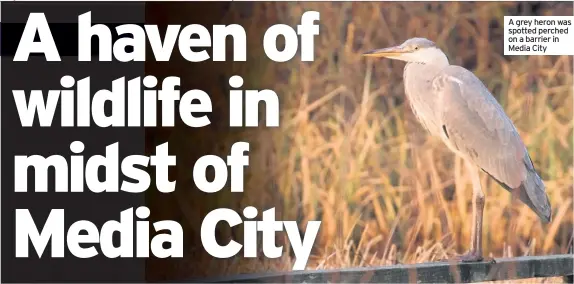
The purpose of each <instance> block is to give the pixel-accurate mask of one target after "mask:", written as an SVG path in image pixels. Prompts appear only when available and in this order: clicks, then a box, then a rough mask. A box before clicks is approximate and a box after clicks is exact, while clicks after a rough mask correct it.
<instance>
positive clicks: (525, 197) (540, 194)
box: [483, 154, 552, 223]
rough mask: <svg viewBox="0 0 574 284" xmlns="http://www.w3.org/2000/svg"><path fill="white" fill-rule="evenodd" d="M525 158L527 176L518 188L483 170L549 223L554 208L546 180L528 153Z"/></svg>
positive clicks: (543, 220) (544, 221)
mask: <svg viewBox="0 0 574 284" xmlns="http://www.w3.org/2000/svg"><path fill="white" fill-rule="evenodd" d="M524 160H525V161H524V165H525V167H526V178H525V179H524V181H523V182H522V183H520V186H518V187H517V188H510V187H509V186H508V185H507V184H505V183H503V182H501V181H499V180H498V179H497V178H495V177H494V176H492V175H491V174H490V173H488V172H487V171H484V169H483V171H484V172H485V173H487V174H488V175H489V176H490V177H491V178H493V179H494V180H495V181H496V182H498V184H500V185H501V186H502V187H503V188H504V189H506V190H508V191H509V192H510V193H511V194H512V195H514V196H516V197H518V198H519V199H520V201H522V202H523V203H524V204H526V205H527V206H528V207H530V209H532V211H534V213H536V215H538V217H539V218H540V220H541V221H542V222H543V223H549V222H550V221H552V208H551V206H550V201H549V200H548V195H546V186H544V182H542V179H541V178H540V176H538V174H537V173H536V170H535V169H534V166H533V165H532V161H531V160H530V157H529V156H528V154H526V156H525V158H524Z"/></svg>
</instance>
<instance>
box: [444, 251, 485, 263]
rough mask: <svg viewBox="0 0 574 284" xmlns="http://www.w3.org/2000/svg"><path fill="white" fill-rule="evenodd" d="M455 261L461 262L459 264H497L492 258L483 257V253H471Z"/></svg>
mask: <svg viewBox="0 0 574 284" xmlns="http://www.w3.org/2000/svg"><path fill="white" fill-rule="evenodd" d="M453 260H455V261H459V262H479V261H485V262H491V263H495V260H494V258H491V257H483V256H482V254H481V253H479V252H477V251H469V252H467V253H465V254H462V255H457V256H455V257H454V258H453Z"/></svg>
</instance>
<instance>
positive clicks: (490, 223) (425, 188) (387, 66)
mask: <svg viewBox="0 0 574 284" xmlns="http://www.w3.org/2000/svg"><path fill="white" fill-rule="evenodd" d="M308 10H314V11H319V12H320V13H321V19H320V35H319V36H317V37H316V38H315V61H314V62H311V63H307V62H305V63H302V62H300V60H299V58H294V59H293V60H292V61H290V62H288V63H284V64H278V63H273V62H271V61H266V60H263V59H261V54H262V53H261V52H262V51H261V48H262V47H261V44H260V41H259V42H255V41H253V42H251V41H250V42H249V46H248V50H249V53H250V54H252V55H253V56H252V57H250V58H248V60H247V63H246V64H240V63H237V64H233V66H234V67H233V68H231V69H230V70H229V74H228V75H229V76H231V75H234V74H238V73H241V70H243V71H245V68H249V70H250V72H249V74H253V75H252V76H250V77H249V76H248V77H244V79H245V81H246V83H245V86H249V87H253V88H260V89H262V88H265V87H267V88H271V89H273V90H275V91H276V92H277V94H279V96H280V103H281V107H282V113H281V118H282V121H281V127H280V128H278V129H271V128H269V129H263V128H258V129H252V130H245V131H242V132H241V133H239V132H238V134H237V135H238V139H239V138H240V139H241V140H244V141H248V142H250V144H251V150H250V166H249V168H248V170H247V174H246V177H245V193H244V194H243V195H242V199H238V198H237V196H238V195H233V194H231V193H225V192H223V191H222V192H223V193H221V194H218V195H212V196H202V198H201V199H196V200H197V201H195V202H194V201H193V200H194V199H193V198H190V197H187V198H186V200H188V201H186V202H187V203H188V204H187V205H185V206H183V205H182V202H181V201H179V204H180V206H183V207H184V208H188V209H187V210H201V212H209V211H210V210H212V209H215V208H217V207H221V206H224V207H225V206H229V203H230V202H233V203H237V207H238V208H243V207H245V206H249V205H252V206H255V207H257V208H258V209H260V210H264V209H267V208H270V207H275V208H276V213H277V220H297V221H299V222H300V225H301V229H304V228H305V227H306V222H307V221H310V220H320V221H322V225H321V230H320V233H319V236H318V238H317V240H316V242H315V247H314V248H315V249H314V250H313V252H312V257H311V259H310V261H309V263H308V268H309V269H315V268H335V267H350V266H367V265H390V264H394V263H416V262H425V261H433V260H438V259H442V258H445V257H449V256H453V255H455V254H456V253H462V252H464V251H466V250H467V249H468V243H469V238H470V232H471V228H470V226H471V195H472V189H471V184H470V183H471V182H470V178H469V176H468V174H467V173H466V172H465V169H464V167H463V166H462V163H461V161H460V160H459V159H457V158H455V157H454V155H453V154H452V153H451V152H450V151H449V150H448V149H447V148H446V146H444V145H443V144H442V142H440V141H438V140H437V139H434V138H431V137H430V136H429V135H428V134H427V133H426V132H425V131H424V130H423V129H422V127H421V126H419V124H418V122H417V121H416V120H415V118H414V116H413V114H412V112H411V110H410V108H409V106H408V103H406V101H405V99H406V98H405V96H404V89H403V82H402V71H403V70H402V69H403V67H404V63H402V62H397V61H391V60H387V59H381V60H371V59H368V60H367V59H366V58H364V57H362V56H361V53H363V52H365V51H367V50H370V49H373V48H381V47H386V46H390V45H395V44H399V43H401V42H403V41H404V40H406V39H408V38H411V37H426V38H428V39H430V40H433V41H435V42H436V43H437V44H438V46H439V47H440V48H441V49H442V50H443V51H444V52H445V53H446V54H447V56H448V57H449V59H450V61H451V64H456V65H461V66H463V67H465V68H467V69H470V70H472V71H473V72H474V73H475V74H476V75H477V76H478V77H479V78H480V79H481V80H482V81H483V82H484V83H485V85H486V86H487V87H488V88H489V89H490V90H491V92H492V94H493V95H494V96H495V97H496V98H497V100H498V101H499V102H500V103H501V105H502V106H503V107H504V109H505V110H506V112H507V114H508V115H509V117H510V118H511V119H512V121H514V123H515V125H516V127H517V129H518V130H519V132H520V135H521V137H522V138H523V140H524V142H525V144H526V145H527V147H528V150H529V152H530V154H531V157H532V160H533V162H534V164H535V167H536V169H537V170H538V171H539V174H540V175H541V177H542V178H543V180H544V181H545V184H546V186H547V192H548V195H549V197H550V201H551V204H552V207H553V217H554V219H553V222H551V223H550V224H548V225H542V224H541V223H540V221H539V220H538V218H537V217H536V215H535V214H534V213H533V212H531V211H530V209H529V208H528V207H527V206H525V205H523V204H522V203H520V202H519V201H518V200H513V199H512V198H511V196H510V194H509V193H508V192H507V191H506V190H504V189H503V188H502V187H500V186H499V185H498V184H497V183H496V182H495V181H494V180H492V179H490V178H489V177H487V175H486V174H484V175H482V176H481V180H482V185H483V189H484V191H485V194H486V209H485V216H484V240H483V242H484V243H483V244H484V250H485V255H490V256H493V257H511V256H521V255H543V254H559V253H566V251H567V246H568V244H569V242H571V241H572V230H573V214H572V212H573V205H572V202H573V200H572V198H573V174H572V165H573V154H574V153H573V132H572V131H573V129H572V127H573V123H572V114H573V104H574V102H573V74H572V57H571V56H504V55H503V53H504V52H503V17H504V16H505V15H515V16H517V15H546V16H551V15H555V16H559V15H566V16H571V15H572V13H573V4H572V2H540V3H537V2H522V3H520V2H477V3H474V2H438V3H433V2H421V3H417V2H401V3H399V2H395V3H393V2H335V3H329V2H297V3H295V2H273V3H257V4H255V3H237V2H235V3H231V4H230V6H229V9H228V12H227V15H226V16H225V17H228V19H231V20H234V21H236V22H239V23H241V21H240V19H247V20H246V21H243V23H244V24H243V26H244V27H245V29H246V31H247V34H248V35H250V38H251V37H252V36H254V35H253V34H257V33H261V32H263V31H264V29H262V28H261V27H262V26H265V27H269V26H271V25H273V24H277V23H286V24H289V25H291V26H293V27H294V26H296V25H297V24H299V23H300V17H301V15H302V14H303V13H304V12H305V11H308ZM259 36H262V35H261V34H260V35H259ZM260 117H263V116H262V115H261V116H260ZM180 137H182V136H180ZM174 139H176V140H177V138H174ZM238 139H235V140H233V139H229V141H227V142H222V143H226V144H225V145H222V146H221V149H222V150H221V154H222V155H223V154H228V153H229V152H228V151H229V147H230V145H231V144H232V143H233V142H235V141H239V140H238ZM207 141H212V140H207ZM170 144H171V143H170ZM188 166H192V164H190V165H188ZM189 169H190V167H188V168H187V169H186V170H185V171H187V172H189ZM189 175H190V174H188V176H189ZM224 191H226V192H228V191H229V190H224ZM199 208H201V209H199ZM196 222H201V221H200V220H196ZM238 230H239V231H232V230H226V229H225V228H223V229H222V232H221V234H222V235H223V236H228V237H232V238H233V239H235V240H238V241H240V240H241V238H242V233H241V231H240V229H238ZM198 235H199V233H197V236H198ZM222 238H225V237H222ZM278 241H280V242H282V243H284V244H285V245H286V246H287V247H286V248H288V242H286V241H285V239H283V237H278ZM292 256H293V255H291V256H289V255H285V256H284V257H282V258H281V259H275V260H264V259H263V258H258V259H251V260H242V261H240V262H238V261H237V259H233V260H229V262H228V263H226V264H225V265H221V261H224V260H218V261H220V262H218V263H219V264H218V265H217V267H213V266H210V268H207V269H206V268H205V267H204V268H201V269H203V271H205V272H210V273H217V274H221V273H237V272H262V271H267V270H290V269H291V267H292ZM238 259H239V258H238ZM205 264H206V265H208V263H207V262H206V263H205ZM198 269H200V268H198ZM218 269H219V270H218ZM222 270H224V271H222Z"/></svg>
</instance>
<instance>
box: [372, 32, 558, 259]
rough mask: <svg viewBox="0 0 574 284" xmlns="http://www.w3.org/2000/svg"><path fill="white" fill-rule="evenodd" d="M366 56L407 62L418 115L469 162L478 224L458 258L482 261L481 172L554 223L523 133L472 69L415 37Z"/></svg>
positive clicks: (412, 100) (407, 82) (406, 84)
mask: <svg viewBox="0 0 574 284" xmlns="http://www.w3.org/2000/svg"><path fill="white" fill-rule="evenodd" d="M363 55H364V56H368V57H385V58H389V59H396V60H401V61H405V62H407V63H406V66H405V68H404V72H403V81H404V87H405V94H406V96H407V98H408V101H409V103H410V106H411V109H412V111H413V113H414V114H415V116H416V117H417V119H418V120H419V122H420V123H421V124H422V126H423V127H424V128H425V129H426V130H427V131H428V132H429V133H430V134H431V135H432V136H435V137H439V138H440V139H441V140H442V141H443V142H444V144H446V146H447V147H448V148H449V149H450V150H451V151H452V152H454V153H455V154H456V155H458V156H459V157H461V158H462V159H463V160H464V162H465V165H466V168H467V170H468V171H469V174H470V176H471V181H472V188H473V200H472V222H473V223H472V224H473V225H472V232H471V240H470V241H471V242H470V249H469V251H468V252H467V253H465V254H462V255H460V256H457V257H456V259H457V260H460V261H465V262H472V261H480V260H482V259H483V256H482V218H483V211H484V204H485V197H484V193H483V191H482V187H481V184H480V179H479V172H480V170H482V171H484V172H486V173H487V174H488V175H489V176H490V177H491V178H493V179H494V180H496V181H497V182H498V183H499V184H500V185H501V186H502V187H503V188H505V189H506V190H508V191H509V192H511V193H512V194H514V195H515V196H518V198H519V199H520V200H521V201H522V202H523V203H525V204H526V205H527V206H528V207H530V209H532V210H533V211H534V212H535V213H536V214H537V215H538V217H539V218H540V219H541V221H542V222H543V223H548V222H550V221H551V219H552V213H551V211H552V210H551V206H550V202H549V200H548V195H547V194H546V189H545V186H544V183H543V182H542V179H541V178H540V176H539V175H538V173H537V172H536V170H535V169H534V165H533V164H532V160H531V159H530V155H529V154H528V151H527V149H526V147H525V145H524V143H523V141H522V139H521V138H520V136H519V134H518V131H517V130H516V128H515V126H514V124H513V123H512V121H511V120H510V118H509V117H508V116H507V115H506V113H505V112H504V110H503V108H502V107H501V106H500V104H499V103H498V102H497V101H496V99H495V98H494V97H493V96H492V95H491V93H490V92H489V91H488V89H487V88H486V87H485V86H484V84H483V83H482V82H481V81H480V80H479V79H478V78H477V77H476V76H475V75H474V74H473V73H472V72H471V71H468V70H466V69H465V68H463V67H460V66H456V65H451V64H450V63H449V61H448V58H447V57H446V55H445V54H444V53H443V52H442V51H441V50H440V49H439V48H438V47H437V45H436V44H435V43H434V42H432V41H430V40H428V39H425V38H411V39H409V40H407V41H405V42H404V43H402V44H401V45H398V46H393V47H388V48H382V49H377V50H373V51H370V52H367V53H364V54H363ZM479 169H480V170H479Z"/></svg>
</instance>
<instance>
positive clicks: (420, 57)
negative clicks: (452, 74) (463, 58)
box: [363, 37, 448, 63]
mask: <svg viewBox="0 0 574 284" xmlns="http://www.w3.org/2000/svg"><path fill="white" fill-rule="evenodd" d="M363 55H364V56H367V57H386V58H390V59H397V60H401V61H406V62H420V63H429V62H433V61H436V60H440V61H443V60H445V59H446V55H445V54H444V53H443V52H442V51H441V50H440V49H439V48H438V47H437V46H436V44H435V43H434V42H432V41H430V40H428V39H426V38H419V37H415V38H411V39H408V40H407V41H405V42H403V43H402V44H401V45H397V46H392V47H387V48H381V49H375V50H372V51H369V52H366V53H363ZM447 61H448V60H447Z"/></svg>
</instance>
